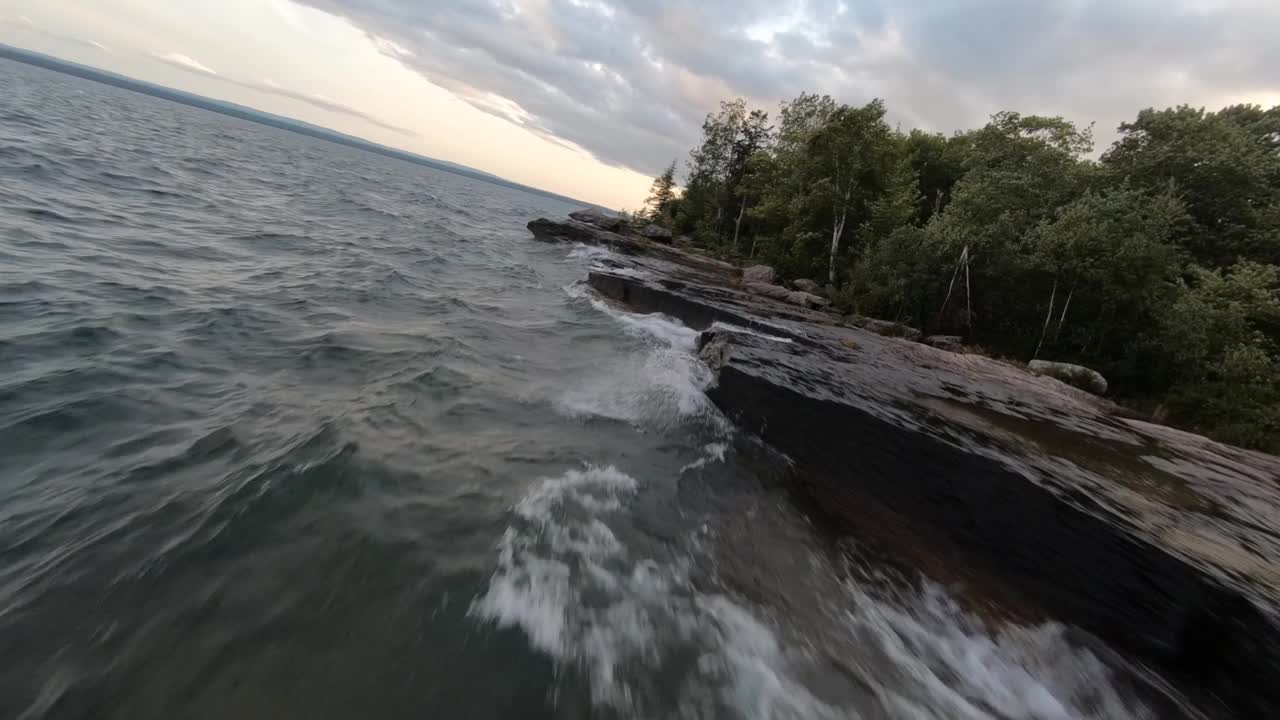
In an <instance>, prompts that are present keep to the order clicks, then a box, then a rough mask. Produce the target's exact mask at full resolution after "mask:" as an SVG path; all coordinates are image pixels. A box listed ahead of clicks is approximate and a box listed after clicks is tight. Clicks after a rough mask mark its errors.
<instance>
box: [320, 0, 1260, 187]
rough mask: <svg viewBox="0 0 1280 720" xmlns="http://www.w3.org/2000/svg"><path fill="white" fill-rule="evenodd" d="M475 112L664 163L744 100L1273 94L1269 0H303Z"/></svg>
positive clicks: (980, 102) (926, 101)
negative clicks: (709, 117) (718, 113)
mask: <svg viewBox="0 0 1280 720" xmlns="http://www.w3.org/2000/svg"><path fill="white" fill-rule="evenodd" d="M297 1H299V2H302V3H304V4H307V5H310V6H312V7H315V8H318V9H320V10H323V11H326V12H328V13H331V14H334V15H337V16H340V17H344V18H346V19H347V20H349V21H350V22H351V23H353V24H354V25H356V26H357V27H359V28H360V29H362V30H363V31H364V32H365V33H366V34H367V35H368V36H369V37H370V38H371V40H372V41H373V42H374V45H375V47H377V48H378V49H379V50H380V51H381V52H383V54H385V55H387V56H388V57H392V58H395V59H397V60H398V61H399V62H401V63H403V64H404V65H405V66H407V67H409V68H411V69H413V70H416V71H418V72H420V73H421V74H422V75H424V76H425V77H426V78H427V79H429V80H430V81H431V82H433V83H435V84H437V85H441V86H443V87H445V88H447V89H448V90H450V91H452V92H454V93H455V94H456V95H457V96H458V97H460V98H462V99H463V100H465V101H467V102H469V103H471V104H472V105H474V106H475V107H477V108H479V109H481V110H483V111H485V112H489V113H492V114H494V115H496V116H499V117H503V118H506V119H508V120H511V121H512V122H515V123H517V124H520V125H523V126H525V127H527V128H529V129H531V130H533V131H534V132H537V133H539V134H542V135H544V136H546V137H553V138H557V139H559V140H560V141H562V142H567V143H570V144H572V145H574V146H580V147H582V148H584V149H586V150H587V151H589V152H590V153H592V154H594V155H595V156H596V157H597V158H598V159H600V160H602V161H603V162H606V163H609V164H612V165H619V166H624V167H628V168H632V169H636V170H639V171H641V172H644V173H648V174H653V173H656V172H658V171H659V170H661V168H662V167H663V166H664V165H665V164H666V163H667V162H669V161H670V159H671V158H672V157H683V156H684V154H685V153H686V152H687V150H688V148H689V146H690V145H691V144H692V143H693V142H694V141H695V140H696V138H697V135H698V129H699V126H700V124H701V120H702V117H703V116H704V114H705V113H707V112H708V111H711V110H714V109H715V107H716V103H717V102H718V101H719V100H721V99H728V98H730V97H733V96H739V95H740V96H743V97H745V98H747V99H748V100H749V101H752V102H754V103H756V104H758V105H761V106H765V107H768V108H773V107H776V103H777V102H778V101H780V100H785V99H789V98H791V97H794V96H795V95H796V94H798V93H799V92H800V91H802V90H808V91H818V92H827V93H831V94H832V95H835V96H836V97H838V98H839V99H841V100H844V101H846V102H865V101H867V100H869V99H871V98H873V97H882V98H885V100H886V101H887V102H888V105H889V109H890V114H891V119H893V120H895V121H898V122H901V123H903V124H904V125H907V126H919V127H925V128H928V129H933V130H938V131H944V132H949V131H952V130H955V129H960V128H965V127H972V126H975V125H979V124H981V123H982V122H984V120H985V118H986V117H987V116H988V115H989V114H990V113H992V112H995V111H997V110H1001V109H1017V110H1022V111H1026V112H1042V113H1053V114H1064V115H1066V116H1068V117H1070V118H1072V119H1074V120H1076V121H1078V122H1084V123H1087V122H1090V121H1095V120H1096V121H1097V122H1098V128H1099V133H1098V134H1099V136H1100V138H1101V139H1103V140H1105V139H1106V138H1107V137H1109V136H1110V133H1111V129H1112V128H1114V127H1115V126H1116V125H1118V124H1119V123H1120V122H1121V121H1123V120H1125V119H1129V118H1132V117H1133V116H1134V115H1135V114H1136V112H1137V111H1138V110H1139V109H1141V108H1142V107H1145V106H1147V105H1169V104H1175V103H1180V102H1188V103H1192V104H1207V105H1213V104H1214V103H1223V102H1226V101H1227V100H1226V99H1227V98H1240V97H1257V98H1265V97H1274V96H1275V94H1276V93H1277V92H1280V69H1277V68H1280V43H1276V42H1274V39H1273V37H1272V36H1273V35H1274V29H1275V28H1276V27H1280V3H1276V2H1274V0H1163V1H1161V2H1157V1H1156V0H1043V1H1037V2H1028V1H1027V0H956V1H954V2H936V1H934V2H918V3H901V2H897V1H896V0H698V1H695V0H435V1H434V2H431V3H422V2H418V1H417V0H297Z"/></svg>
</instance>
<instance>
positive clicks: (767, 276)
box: [742, 265, 778, 285]
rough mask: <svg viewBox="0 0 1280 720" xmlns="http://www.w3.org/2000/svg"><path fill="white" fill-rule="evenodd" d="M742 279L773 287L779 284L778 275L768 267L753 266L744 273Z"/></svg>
mask: <svg viewBox="0 0 1280 720" xmlns="http://www.w3.org/2000/svg"><path fill="white" fill-rule="evenodd" d="M742 279H743V280H750V281H751V282H758V283H766V284H768V285H772V284H774V283H775V282H777V280H778V273H776V272H774V271H773V268H771V267H769V266H768V265H753V266H751V267H749V268H747V269H745V270H743V271H742Z"/></svg>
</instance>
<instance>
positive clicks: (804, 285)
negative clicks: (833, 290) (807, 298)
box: [791, 278, 822, 295]
mask: <svg viewBox="0 0 1280 720" xmlns="http://www.w3.org/2000/svg"><path fill="white" fill-rule="evenodd" d="M791 285H792V286H793V287H795V289H797V290H802V291H804V292H807V293H813V294H814V295H817V294H818V293H819V292H821V291H822V286H821V285H819V284H818V283H817V282H815V281H813V280H810V279H808V278H800V279H799V280H794V281H792V283H791Z"/></svg>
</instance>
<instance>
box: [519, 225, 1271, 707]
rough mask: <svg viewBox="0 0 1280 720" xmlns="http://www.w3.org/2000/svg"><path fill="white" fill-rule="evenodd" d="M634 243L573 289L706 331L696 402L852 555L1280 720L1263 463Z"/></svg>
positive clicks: (1210, 700) (1042, 380) (897, 330)
mask: <svg viewBox="0 0 1280 720" xmlns="http://www.w3.org/2000/svg"><path fill="white" fill-rule="evenodd" d="M555 225H556V226H557V227H556V228H540V229H541V230H542V231H543V233H544V235H546V236H548V237H550V236H551V235H554V236H555V237H557V238H558V237H560V236H562V235H568V236H573V237H576V236H577V235H578V233H579V230H577V229H573V228H564V227H560V226H562V225H564V224H555ZM530 227H531V229H534V226H533V224H531V226H530ZM587 227H589V229H590V230H592V231H594V232H597V233H599V232H600V231H599V230H598V229H596V228H593V227H590V226H587ZM537 232H538V230H535V233H537ZM543 239H546V238H543ZM637 242H640V241H637ZM652 248H662V249H664V250H672V249H671V248H667V247H665V246H661V245H656V244H653V243H646V244H645V250H644V251H641V250H636V249H633V251H632V253H631V256H630V257H628V258H626V259H625V260H623V261H620V262H619V263H617V266H616V267H615V268H612V269H610V268H603V269H600V270H596V271H593V272H591V273H590V276H589V283H590V285H591V287H593V288H594V289H595V290H596V291H597V292H599V293H601V294H602V295H604V296H606V297H609V298H611V299H613V300H615V301H617V302H621V303H625V304H627V305H628V306H630V307H631V308H632V309H634V310H636V311H639V312H662V313H665V314H667V315H670V316H673V317H676V318H679V319H681V320H682V321H684V323H685V324H687V325H689V326H690V327H692V328H695V329H699V330H705V332H703V333H702V335H701V337H700V339H699V347H700V353H701V356H702V358H703V360H704V361H705V362H706V363H707V364H708V365H709V366H710V367H711V368H712V369H713V370H714V371H715V374H716V380H715V382H714V384H713V385H712V386H710V387H709V388H708V390H707V395H708V396H709V397H710V399H711V400H712V401H713V402H714V403H715V404H716V405H717V406H718V407H719V408H720V409H721V410H722V411H723V412H724V413H725V414H726V415H727V416H728V417H729V418H731V419H732V420H734V421H735V422H736V423H737V424H738V426H739V427H741V428H742V429H743V430H745V431H746V432H748V433H752V434H754V435H756V436H758V437H759V438H760V439H761V440H763V441H764V442H766V443H767V444H769V445H771V446H773V447H774V448H776V449H777V450H779V451H781V452H782V453H784V454H785V455H786V456H787V457H789V458H791V459H792V460H793V461H794V463H795V465H794V473H795V481H796V483H797V487H798V488H799V489H800V490H802V491H803V492H804V493H806V494H808V495H810V496H811V497H812V498H813V499H814V500H815V502H816V505H817V507H818V508H820V509H821V510H822V512H824V513H825V514H827V515H829V516H830V517H831V518H833V519H835V520H836V521H838V522H839V524H840V526H841V527H842V528H844V529H845V530H846V531H847V532H849V533H851V534H853V535H854V536H856V537H857V538H858V540H859V541H860V542H861V541H866V542H869V543H874V544H876V545H877V546H878V547H882V548H883V549H885V550H886V551H887V552H889V553H891V554H892V555H894V556H897V557H905V558H911V562H913V563H914V564H915V566H916V567H919V568H920V569H921V570H922V571H923V572H924V573H925V574H926V575H934V574H938V575H945V576H948V577H951V578H952V579H955V578H956V577H957V576H958V577H959V579H960V581H961V582H962V583H972V584H974V585H980V586H981V587H985V588H998V590H999V593H1000V597H1001V598H1002V599H1003V601H1006V602H1008V603H1010V604H1013V605H1016V606H1018V607H1020V608H1030V609H1031V610H1029V611H1030V612H1034V613H1037V614H1039V615H1043V616H1048V617H1052V618H1054V619H1057V620H1059V621H1062V622H1064V623H1068V624H1070V625H1072V626H1074V627H1077V628H1081V629H1083V630H1085V631H1087V632H1089V633H1091V634H1092V635H1095V636H1097V637H1099V638H1101V639H1103V640H1105V641H1106V642H1107V643H1109V644H1110V645H1112V646H1114V647H1117V648H1121V649H1123V650H1125V651H1126V652H1127V653H1129V654H1132V655H1135V656H1137V657H1140V658H1142V659H1144V660H1145V661H1146V662H1148V663H1149V664H1150V665H1151V666H1152V667H1156V668H1159V669H1160V670H1161V672H1162V674H1163V675H1164V676H1165V677H1166V678H1168V679H1170V680H1171V682H1172V683H1173V684H1174V685H1175V686H1177V685H1182V686H1184V687H1188V688H1196V689H1197V692H1199V691H1201V690H1202V691H1203V692H1204V696H1200V695H1197V698H1202V697H1203V704H1204V705H1205V707H1206V708H1207V711H1208V712H1209V715H1210V716H1214V717H1216V716H1218V715H1219V714H1221V715H1232V714H1233V715H1235V716H1239V717H1251V718H1252V717H1280V562H1277V559H1278V558H1280V459H1278V458H1275V457H1271V456H1267V455H1263V454H1261V453H1254V452H1249V451H1245V450H1240V449H1238V448H1232V447H1229V446H1225V445H1221V444H1218V443H1214V442H1212V441H1209V440H1207V439H1205V438H1203V437H1199V436H1195V435H1191V434H1189V433H1184V432H1180V431H1177V430H1172V429H1169V428H1164V427H1160V426H1157V425H1152V424H1149V423H1145V422H1141V421H1137V420H1132V419H1125V418H1121V417H1118V416H1117V415H1115V414H1114V412H1113V406H1110V405H1109V404H1108V403H1107V402H1106V401H1105V400H1102V399H1100V398H1096V397H1094V396H1092V395H1089V394H1087V393H1085V392H1082V391H1079V390H1076V389H1075V388H1072V387H1069V386H1067V385H1064V384H1063V383H1061V382H1059V381H1057V380H1054V379H1051V378H1048V377H1041V376H1037V375H1034V374H1031V373H1029V372H1026V371H1024V370H1022V369H1019V368H1017V367H1014V366H1011V365H1008V364H1005V363H1002V362H999V361H995V360H992V359H989V358H985V357H981V356H977V355H965V354H957V353H952V352H947V351H944V350H940V349H937V348H933V347H929V346H927V345H924V344H920V343H915V342H906V341H904V340H903V339H902V337H903V336H909V335H911V334H912V333H911V332H910V331H911V330H913V329H911V328H905V326H901V325H897V324H895V323H883V322H881V321H871V320H868V319H865V318H851V319H841V318H838V317H835V316H833V315H830V314H828V313H824V312H819V311H815V310H812V309H809V308H806V307H802V306H800V305H792V304H790V303H789V302H785V301H778V300H775V299H773V298H771V297H766V296H764V295H762V294H759V293H761V292H766V291H767V292H769V293H774V292H775V291H773V290H768V288H772V287H777V286H773V285H769V284H760V283H758V282H757V281H754V280H753V281H747V282H741V283H739V282H738V281H736V280H735V279H734V278H732V276H731V275H730V274H729V273H728V272H726V271H724V270H722V269H718V268H716V267H714V266H709V265H704V264H697V263H694V264H688V263H683V262H680V260H679V259H678V258H679V256H663V255H658V254H653V253H649V252H648V250H649V249H652ZM683 255H688V254H683ZM669 260H670V261H669ZM672 263H677V264H672ZM784 291H785V289H784ZM787 297H788V299H789V297H790V294H788V296H787ZM716 323H726V324H727V325H728V326H729V327H726V326H725V325H717V324H716ZM853 324H860V325H862V326H863V327H864V328H865V329H860V328H858V327H850V325H853ZM732 326H737V327H740V328H746V329H749V330H752V331H755V333H754V334H753V333H746V332H740V331H737V330H735V329H733V327H732ZM915 332H916V333H918V331H915ZM881 333H885V334H887V335H890V337H885V336H882V334H881Z"/></svg>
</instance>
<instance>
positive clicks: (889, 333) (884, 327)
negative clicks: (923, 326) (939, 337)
mask: <svg viewBox="0 0 1280 720" xmlns="http://www.w3.org/2000/svg"><path fill="white" fill-rule="evenodd" d="M849 326H850V327H856V328H860V329H863V330H866V331H867V332H873V333H875V334H877V335H883V336H885V337H898V338H906V339H907V340H919V339H920V338H922V337H924V333H922V332H920V331H919V330H917V329H916V328H913V327H911V326H910V325H903V324H902V323H896V322H892V321H889V320H876V319H874V318H866V317H851V318H850V319H849Z"/></svg>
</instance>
